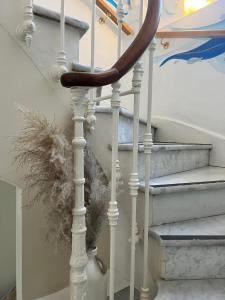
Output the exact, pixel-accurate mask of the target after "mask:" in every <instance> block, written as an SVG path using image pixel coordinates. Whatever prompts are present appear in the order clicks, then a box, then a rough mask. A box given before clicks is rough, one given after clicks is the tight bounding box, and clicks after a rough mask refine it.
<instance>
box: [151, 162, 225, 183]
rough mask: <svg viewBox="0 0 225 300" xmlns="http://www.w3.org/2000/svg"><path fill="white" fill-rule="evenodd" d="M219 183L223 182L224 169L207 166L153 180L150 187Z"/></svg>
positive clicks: (224, 177)
mask: <svg viewBox="0 0 225 300" xmlns="http://www.w3.org/2000/svg"><path fill="white" fill-rule="evenodd" d="M221 181H223V182H225V168H221V167H211V166H208V167H203V168H199V169H194V170H191V171H185V172H180V173H176V174H172V175H167V176H162V177H158V178H153V179H151V181H150V184H151V186H152V187H158V186H170V185H182V184H201V183H210V182H221Z"/></svg>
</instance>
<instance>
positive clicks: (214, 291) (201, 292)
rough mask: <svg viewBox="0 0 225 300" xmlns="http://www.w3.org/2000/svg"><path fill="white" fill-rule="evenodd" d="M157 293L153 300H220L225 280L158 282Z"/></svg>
mask: <svg viewBox="0 0 225 300" xmlns="http://www.w3.org/2000/svg"><path fill="white" fill-rule="evenodd" d="M158 287H159V292H158V295H157V297H156V298H155V300H222V299H224V295H225V280H224V279H212V280H174V281H165V280H159V281H158Z"/></svg>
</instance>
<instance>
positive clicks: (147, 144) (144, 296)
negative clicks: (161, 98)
mask: <svg viewBox="0 0 225 300" xmlns="http://www.w3.org/2000/svg"><path fill="white" fill-rule="evenodd" d="M155 49H156V40H155V39H154V40H153V41H152V43H151V45H150V47H149V75H148V76H149V84H148V110H147V118H148V119H147V128H146V133H145V138H144V153H145V213H144V214H145V221H144V258H143V285H142V287H141V297H140V299H141V300H149V299H150V298H149V297H150V296H149V274H148V257H149V238H148V234H149V225H152V213H153V207H152V197H150V195H149V192H150V186H149V182H150V174H151V172H150V170H151V152H152V147H153V140H152V131H151V120H152V118H151V117H152V90H153V56H154V51H155ZM150 211H151V212H150Z"/></svg>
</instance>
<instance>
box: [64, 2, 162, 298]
mask: <svg viewBox="0 0 225 300" xmlns="http://www.w3.org/2000/svg"><path fill="white" fill-rule="evenodd" d="M95 6H96V1H95V0H93V1H92V42H91V45H92V56H91V70H92V72H68V73H65V74H63V75H62V77H61V83H62V85H63V86H64V87H67V88H70V89H71V94H72V101H73V107H74V129H75V130H74V139H73V145H74V168H75V179H74V182H75V185H76V189H75V191H76V195H75V203H74V209H73V226H72V254H71V261H70V265H71V275H70V281H71V300H72V299H73V300H81V299H82V300H85V299H86V297H85V294H86V291H85V287H86V280H87V276H86V273H85V268H86V265H87V254H86V249H85V236H86V226H85V213H86V210H85V206H84V183H85V178H84V154H83V151H84V148H85V145H86V141H85V139H84V134H83V125H84V122H85V117H86V116H88V117H87V121H88V122H89V123H90V127H91V128H92V130H93V127H94V122H95V116H94V107H95V103H96V101H101V100H106V99H111V108H112V124H113V125H112V127H113V129H112V165H111V200H110V202H109V209H108V220H109V226H110V276H109V298H110V300H113V299H114V293H115V253H116V225H117V222H118V217H119V211H118V206H117V191H118V181H119V178H120V163H119V158H118V125H119V109H120V103H121V97H122V96H123V95H134V122H133V160H132V161H133V162H132V170H131V174H130V180H129V187H130V196H131V203H132V220H131V267H130V300H134V285H135V248H136V239H137V237H136V231H137V229H136V228H137V221H136V206H137V197H138V189H139V176H138V143H139V138H138V136H139V135H138V131H139V110H140V92H141V83H142V77H143V67H142V63H141V60H140V59H141V56H142V54H143V53H144V52H145V50H146V49H147V48H148V47H149V45H150V47H149V53H150V55H149V95H148V97H149V99H148V108H147V110H148V121H147V130H146V134H145V140H144V146H145V159H146V175H145V182H146V191H145V225H144V259H143V285H142V288H141V299H142V300H144V299H146V300H147V299H149V286H148V285H149V280H148V250H149V249H148V244H149V243H148V242H149V241H148V230H149V209H150V197H149V181H150V157H151V148H152V146H153V141H152V133H151V106H152V105H151V103H152V70H153V52H154V49H155V40H154V36H155V34H156V31H157V27H158V23H159V15H160V6H161V1H160V0H148V8H147V13H146V17H145V20H144V23H143V25H142V22H143V20H142V17H143V0H141V4H140V26H139V27H140V30H139V33H138V34H137V36H136V38H135V39H134V41H133V43H132V44H131V45H130V47H129V48H128V49H127V50H126V51H125V52H124V53H123V54H122V28H123V23H124V17H125V10H124V5H123V1H122V0H119V1H118V9H117V22H118V50H117V56H118V61H117V62H116V63H115V64H114V65H113V66H112V68H111V69H109V70H107V71H103V72H99V73H94V67H95V18H96V16H95ZM121 54H122V55H121ZM133 66H134V69H133V78H132V87H131V89H130V90H128V91H126V92H121V83H120V81H119V80H120V79H121V78H122V77H123V76H124V75H125V74H126V73H128V71H129V70H130V69H131V68H132V67H133ZM110 84H111V85H112V94H111V95H109V96H106V97H101V98H96V97H95V88H96V87H99V86H100V87H102V86H105V85H110ZM89 90H91V93H90V99H89V100H88V98H87V95H88V91H89ZM87 107H88V108H87ZM86 113H87V115H86Z"/></svg>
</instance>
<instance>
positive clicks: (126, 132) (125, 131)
mask: <svg viewBox="0 0 225 300" xmlns="http://www.w3.org/2000/svg"><path fill="white" fill-rule="evenodd" d="M96 114H97V120H99V121H100V118H99V117H100V116H99V115H98V114H102V118H103V117H104V114H112V109H111V107H109V106H107V107H104V106H97V107H96ZM104 120H105V122H107V123H109V122H112V121H111V119H109V118H108V116H107V119H104ZM156 130H157V129H156V128H155V127H154V126H152V138H153V140H154V139H155V134H156ZM145 131H146V121H145V120H142V119H140V124H139V140H140V141H144V134H145ZM110 140H111V139H110ZM118 140H119V143H121V144H124V143H131V141H133V114H132V113H130V112H129V111H128V110H127V109H125V108H122V107H121V108H120V119H119V130H118Z"/></svg>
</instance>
